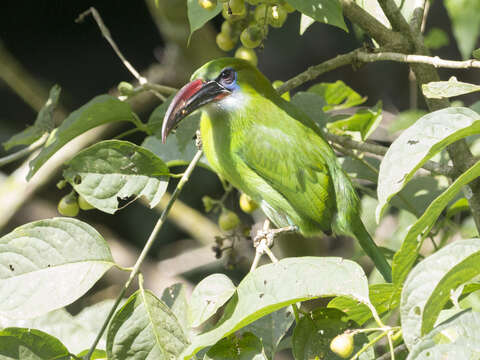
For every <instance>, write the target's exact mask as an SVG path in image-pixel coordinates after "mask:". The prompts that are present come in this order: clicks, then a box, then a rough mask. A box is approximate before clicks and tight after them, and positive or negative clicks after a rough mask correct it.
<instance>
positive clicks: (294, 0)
mask: <svg viewBox="0 0 480 360" xmlns="http://www.w3.org/2000/svg"><path fill="white" fill-rule="evenodd" d="M286 1H287V3H289V4H290V5H292V6H293V7H294V8H295V9H297V10H298V11H300V12H301V13H302V14H305V15H307V16H309V17H311V18H313V19H315V20H316V21H318V22H321V23H325V24H330V25H334V26H337V27H339V28H340V29H343V30H345V31H347V32H348V29H347V25H345V21H344V20H343V13H342V6H341V5H340V2H339V1H338V0H286Z"/></svg>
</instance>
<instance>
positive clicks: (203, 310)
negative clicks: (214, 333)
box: [188, 274, 235, 327]
mask: <svg viewBox="0 0 480 360" xmlns="http://www.w3.org/2000/svg"><path fill="white" fill-rule="evenodd" d="M234 293H235V285H233V283H232V280H230V279H229V278H228V276H226V275H223V274H212V275H210V276H207V277H206V278H205V279H203V280H202V281H200V282H199V283H198V284H197V286H195V289H193V292H192V296H191V297H190V303H189V306H188V319H189V323H190V326H191V327H197V326H200V325H202V324H203V323H204V322H205V321H206V320H208V319H209V318H210V317H212V316H213V315H214V314H215V313H216V312H217V310H218V309H219V308H220V307H221V306H223V304H225V303H226V302H227V301H228V299H230V298H231V297H232V295H233V294H234Z"/></svg>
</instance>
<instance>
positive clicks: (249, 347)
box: [203, 332, 267, 360]
mask: <svg viewBox="0 0 480 360" xmlns="http://www.w3.org/2000/svg"><path fill="white" fill-rule="evenodd" d="M203 360H267V357H266V356H265V353H264V350H263V346H262V342H261V341H260V339H259V338H258V337H256V336H255V335H254V334H252V333H248V332H247V333H244V334H242V335H240V336H238V337H237V336H235V335H232V336H229V337H228V338H225V339H222V340H220V341H219V342H218V343H216V344H215V345H214V346H212V347H211V349H210V350H209V351H208V352H207V354H206V355H205V357H204V358H203Z"/></svg>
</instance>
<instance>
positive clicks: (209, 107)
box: [162, 57, 391, 282]
mask: <svg viewBox="0 0 480 360" xmlns="http://www.w3.org/2000/svg"><path fill="white" fill-rule="evenodd" d="M197 110H198V111H201V120H200V135H201V142H202V147H203V151H204V154H205V157H206V158H207V160H208V162H209V164H210V166H211V167H212V168H213V170H214V171H215V172H216V173H217V174H218V175H219V176H221V177H222V178H223V179H225V180H227V181H228V182H229V183H230V184H232V185H233V186H234V187H236V188H237V189H238V190H240V191H241V192H243V193H245V194H247V195H248V196H250V197H251V198H252V199H253V200H254V201H256V202H258V203H259V204H260V206H261V208H262V210H263V211H264V213H265V215H266V216H267V218H269V219H270V220H271V221H272V222H273V223H274V224H275V225H276V226H277V227H278V228H287V227H292V226H294V228H295V229H296V230H298V231H299V232H300V233H301V234H302V235H304V236H307V237H308V236H314V235H319V234H325V233H329V232H333V233H334V234H338V235H347V236H351V237H354V238H356V239H357V240H358V242H359V243H360V245H361V247H362V248H363V250H364V251H365V253H366V254H367V255H368V256H369V257H370V258H371V259H372V261H373V263H374V264H375V266H376V267H377V269H378V270H379V271H380V273H381V274H382V276H383V277H384V279H385V280H386V281H387V282H391V267H390V265H389V264H388V262H387V260H386V259H385V256H384V255H383V253H382V252H381V250H380V249H379V248H378V247H377V245H376V244H375V242H374V240H373V239H372V237H371V236H370V234H369V233H368V231H367V230H366V229H365V226H364V224H363V223H362V220H361V218H360V210H359V197H358V195H357V193H356V191H355V189H354V187H353V184H352V182H351V180H350V178H349V177H348V175H347V174H346V173H345V172H344V171H343V169H342V167H341V165H340V163H339V161H338V159H337V157H336V155H335V153H334V151H333V150H332V148H331V147H330V145H329V144H328V142H327V141H326V140H325V138H324V136H323V134H322V130H321V129H320V127H319V126H318V125H317V124H316V123H315V122H314V121H313V120H312V119H311V118H310V117H309V116H308V115H306V114H305V113H304V112H303V111H302V110H301V109H299V108H298V107H296V106H295V105H294V104H292V103H291V102H289V101H287V100H285V99H284V98H282V97H281V96H280V95H279V94H278V92H277V91H276V90H275V89H274V88H273V86H272V84H271V82H270V81H269V80H268V79H267V78H266V77H265V76H264V75H263V74H262V73H261V72H260V71H259V70H258V69H257V68H256V67H255V66H254V65H252V64H251V63H250V62H248V61H246V60H242V59H237V58H228V57H227V58H218V59H214V60H211V61H209V62H207V63H206V64H204V65H203V66H201V67H200V68H199V69H198V70H196V71H195V72H194V73H193V75H192V77H191V79H190V82H189V83H187V84H186V85H184V86H183V87H182V88H181V89H180V90H179V91H178V92H177V94H176V95H175V97H174V98H173V100H172V102H171V103H170V105H169V107H168V108H167V111H166V113H165V116H164V120H163V124H162V141H163V143H165V142H166V139H167V136H168V135H169V133H170V132H171V131H172V130H173V129H174V128H175V127H177V126H178V124H179V123H180V121H181V120H182V119H184V118H185V117H186V116H187V115H189V114H191V113H192V112H194V111H197Z"/></svg>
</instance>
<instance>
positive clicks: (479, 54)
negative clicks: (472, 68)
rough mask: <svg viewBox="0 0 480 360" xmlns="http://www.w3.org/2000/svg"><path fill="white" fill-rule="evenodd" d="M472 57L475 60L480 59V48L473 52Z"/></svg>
mask: <svg viewBox="0 0 480 360" xmlns="http://www.w3.org/2000/svg"><path fill="white" fill-rule="evenodd" d="M472 55H473V57H474V58H475V59H477V60H479V59H480V48H478V49H475V50H473V52H472Z"/></svg>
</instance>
